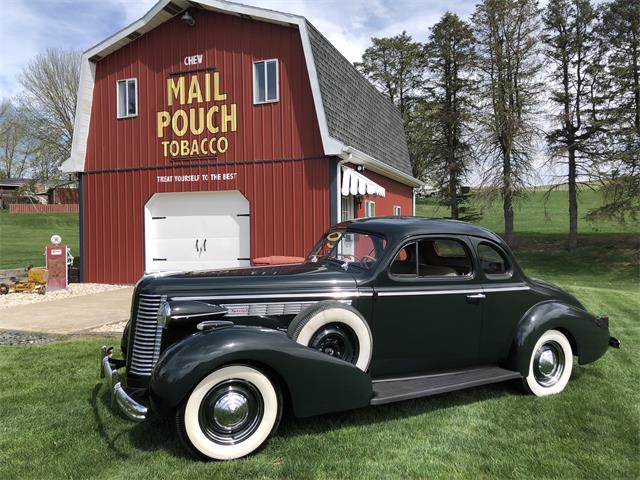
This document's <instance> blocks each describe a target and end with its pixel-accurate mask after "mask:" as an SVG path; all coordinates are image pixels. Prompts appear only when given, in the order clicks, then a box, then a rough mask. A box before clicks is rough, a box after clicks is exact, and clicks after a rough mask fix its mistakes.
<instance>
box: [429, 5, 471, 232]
mask: <svg viewBox="0 0 640 480" xmlns="http://www.w3.org/2000/svg"><path fill="white" fill-rule="evenodd" d="M425 57H426V62H427V67H428V72H429V73H428V81H427V90H428V92H429V99H430V104H431V107H432V108H431V122H430V123H431V125H432V127H433V128H434V132H433V135H432V138H431V145H430V148H429V156H430V162H429V165H430V167H431V170H432V172H433V174H432V176H433V177H434V179H435V183H436V186H437V187H438V190H439V191H440V192H441V198H442V203H443V204H444V205H447V206H449V207H450V209H451V218H455V219H461V220H477V219H478V218H479V217H478V215H475V214H474V213H473V211H472V210H471V209H470V208H469V206H468V205H466V206H464V207H463V206H462V205H461V203H463V202H465V203H468V200H469V195H468V192H465V193H463V192H462V182H463V180H464V178H465V173H467V170H468V166H469V162H470V159H471V152H472V150H471V145H470V144H469V141H468V138H469V132H470V120H471V116H472V108H473V99H472V95H473V91H474V88H475V82H474V81H473V79H472V67H473V60H474V38H473V32H472V30H471V28H470V27H469V25H468V24H467V23H466V22H463V21H462V20H460V18H459V17H458V16H457V15H455V14H453V13H450V12H447V13H445V14H444V15H443V16H442V18H441V19H440V21H439V22H438V23H436V24H435V25H434V26H433V27H432V28H431V34H430V35H429V39H428V42H427V43H426V45H425ZM461 210H462V211H461Z"/></svg>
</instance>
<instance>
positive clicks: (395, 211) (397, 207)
mask: <svg viewBox="0 0 640 480" xmlns="http://www.w3.org/2000/svg"><path fill="white" fill-rule="evenodd" d="M400 211H401V209H400V205H394V206H393V214H394V215H395V216H396V217H399V216H400Z"/></svg>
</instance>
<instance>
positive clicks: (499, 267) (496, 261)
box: [478, 243, 511, 276]
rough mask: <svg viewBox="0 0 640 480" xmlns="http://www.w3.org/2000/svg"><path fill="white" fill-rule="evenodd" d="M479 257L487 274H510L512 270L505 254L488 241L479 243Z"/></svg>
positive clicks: (481, 265)
mask: <svg viewBox="0 0 640 480" xmlns="http://www.w3.org/2000/svg"><path fill="white" fill-rule="evenodd" d="M478 259H479V260H480V267H481V268H482V271H483V272H484V273H485V275H487V276H490V275H508V274H509V273H510V271H511V267H510V266H509V262H507V259H506V258H505V257H504V255H503V254H502V253H501V252H500V251H498V249H496V248H495V247H493V246H491V245H489V244H488V243H481V244H480V245H478Z"/></svg>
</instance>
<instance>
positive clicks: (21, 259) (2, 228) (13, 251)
mask: <svg viewBox="0 0 640 480" xmlns="http://www.w3.org/2000/svg"><path fill="white" fill-rule="evenodd" d="M78 229H79V227H78V214H77V213H48V214H10V213H9V212H7V211H6V210H0V269H2V268H21V267H26V266H27V265H35V266H43V265H44V263H45V260H44V248H45V246H46V245H48V244H49V243H50V242H49V239H50V238H51V235H53V234H54V233H56V234H58V235H60V236H61V237H62V242H63V243H64V244H66V245H68V246H69V247H71V253H72V254H73V255H76V256H77V255H78V254H79V248H78V245H79V243H80V238H79V233H78Z"/></svg>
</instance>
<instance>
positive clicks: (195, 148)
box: [189, 140, 200, 155]
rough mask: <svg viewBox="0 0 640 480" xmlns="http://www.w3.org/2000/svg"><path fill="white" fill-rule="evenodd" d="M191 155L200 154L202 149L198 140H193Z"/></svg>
mask: <svg viewBox="0 0 640 480" xmlns="http://www.w3.org/2000/svg"><path fill="white" fill-rule="evenodd" d="M189 155H200V150H199V149H198V141H197V140H194V141H192V142H191V151H190V152H189Z"/></svg>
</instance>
